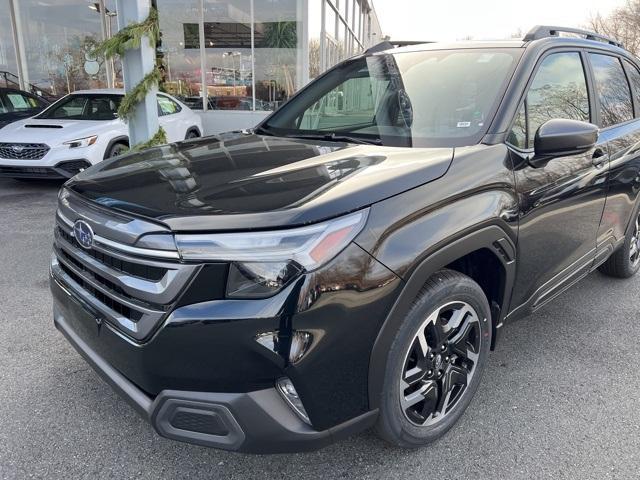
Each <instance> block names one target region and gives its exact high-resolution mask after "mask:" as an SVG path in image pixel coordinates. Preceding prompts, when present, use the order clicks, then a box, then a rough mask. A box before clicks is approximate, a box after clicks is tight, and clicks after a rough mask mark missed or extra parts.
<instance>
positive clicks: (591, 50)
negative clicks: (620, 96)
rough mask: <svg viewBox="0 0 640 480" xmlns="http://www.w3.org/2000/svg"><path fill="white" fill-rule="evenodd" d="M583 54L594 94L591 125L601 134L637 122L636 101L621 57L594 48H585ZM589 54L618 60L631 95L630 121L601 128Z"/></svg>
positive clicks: (595, 84) (594, 79)
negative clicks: (593, 118) (631, 114)
mask: <svg viewBox="0 0 640 480" xmlns="http://www.w3.org/2000/svg"><path fill="white" fill-rule="evenodd" d="M584 54H585V57H586V61H587V64H588V66H589V76H590V78H591V84H592V89H593V94H594V102H595V103H594V105H595V106H596V109H595V121H593V120H592V121H591V123H593V124H594V125H596V126H597V127H598V128H599V129H600V131H601V132H606V131H608V130H610V129H612V128H618V127H621V126H624V125H627V124H630V123H631V122H634V121H636V120H637V118H636V115H637V113H636V101H635V99H634V96H635V95H634V94H633V89H632V88H631V82H630V81H629V72H627V69H626V67H625V65H624V61H623V57H622V56H621V55H618V54H616V53H613V52H611V51H608V50H599V49H595V48H585V49H584ZM590 54H595V55H606V56H609V57H613V58H616V59H617V60H618V62H619V63H620V65H621V67H622V71H623V72H624V78H625V80H626V82H627V86H628V87H629V93H630V94H631V108H632V109H633V117H634V118H632V119H631V120H626V121H624V122H621V123H615V124H613V125H609V126H607V127H602V126H601V125H602V118H600V97H599V95H598V89H597V83H596V75H595V72H594V70H593V65H592V64H591V57H590V56H589V55H590Z"/></svg>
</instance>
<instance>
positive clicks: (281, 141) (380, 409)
mask: <svg viewBox="0 0 640 480" xmlns="http://www.w3.org/2000/svg"><path fill="white" fill-rule="evenodd" d="M562 32H568V33H569V34H571V35H573V37H571V38H569V37H567V36H566V34H564V33H563V34H562V35H561V33H562ZM390 47H392V45H383V46H381V47H377V48H373V49H372V50H369V51H367V52H365V53H364V54H362V55H359V56H357V57H354V58H351V59H349V60H347V61H345V62H343V63H341V64H339V65H338V66H336V67H335V68H333V69H331V70H329V71H328V72H326V73H325V74H324V75H322V76H321V77H319V78H318V79H317V80H315V81H314V82H312V83H311V84H310V85H309V86H307V87H306V88H304V89H303V90H301V91H300V92H299V93H298V94H297V95H296V96H295V97H294V98H293V99H292V100H290V101H289V102H288V103H287V104H286V105H284V106H283V107H282V108H281V109H280V110H278V111H277V112H275V113H273V114H272V115H271V116H270V117H268V118H267V119H266V120H265V121H264V122H262V123H261V124H260V125H259V126H258V127H257V128H256V129H254V130H252V131H245V132H237V133H229V134H224V135H220V136H217V137H209V138H201V139H195V140H191V141H185V142H182V143H178V144H171V145H166V146H163V147H159V148H154V149H150V150H147V151H144V152H141V153H132V154H128V155H124V156H121V157H118V158H115V159H112V160H108V161H105V162H103V163H101V164H99V165H96V166H95V167H93V168H91V169H88V170H87V171H85V172H83V173H81V174H79V175H78V176H76V177H75V178H73V179H72V180H70V181H69V182H68V183H67V184H66V185H65V187H64V188H63V189H62V190H61V193H60V195H59V208H58V212H57V219H56V221H57V225H56V232H55V245H54V253H53V257H52V263H51V288H52V291H53V297H54V319H55V325H56V327H57V328H58V329H59V330H60V331H61V332H62V333H63V334H64V335H65V336H66V337H67V339H68V340H69V341H70V342H71V344H72V345H73V346H74V347H75V348H76V349H77V350H78V351H79V352H80V353H81V354H82V355H83V356H84V357H85V359H86V360H87V361H88V362H89V363H90V364H91V365H92V366H93V368H95V369H96V370H97V372H98V373H99V374H100V375H101V376H102V377H103V378H104V379H105V380H106V381H107V382H109V383H110V384H111V385H112V387H113V388H114V389H115V390H116V391H117V392H119V393H120V394H121V395H122V396H124V398H125V399H126V400H128V401H129V403H130V404H131V405H132V406H133V407H134V408H135V409H136V410H137V411H138V412H139V413H140V414H141V415H142V416H144V418H146V419H147V420H148V421H149V422H150V423H151V424H152V425H153V426H154V428H155V429H156V430H157V431H158V433H159V434H160V435H163V436H165V437H169V438H172V439H176V440H182V441H187V442H192V443H196V444H200V445H207V446H212V447H218V448H223V449H229V450H237V451H244V452H263V453H264V452H283V451H298V450H309V449H315V448H319V447H322V446H324V445H327V444H328V443H330V442H332V441H335V440H337V439H339V438H341V437H344V436H345V435H349V434H352V433H354V432H358V431H361V430H363V429H366V428H368V427H373V426H375V427H376V429H377V431H378V432H379V434H380V435H381V436H382V437H383V438H384V439H386V440H388V441H389V442H391V443H393V444H395V445H400V446H403V447H415V446H419V445H423V444H426V443H428V442H430V441H433V440H434V439H436V438H438V437H440V436H441V435H443V434H444V433H445V432H446V431H447V430H448V429H449V428H451V427H452V425H453V424H454V423H455V422H456V421H457V420H458V419H459V418H460V416H461V415H462V414H463V412H464V410H465V409H466V408H467V406H468V405H469V403H470V401H471V398H472V397H473V395H474V393H475V391H476V389H477V388H478V384H479V382H480V378H481V376H482V372H483V370H484V368H485V366H486V363H487V359H488V355H489V351H490V349H492V348H493V347H494V346H495V344H496V339H497V337H498V333H499V332H502V331H503V328H504V325H506V324H507V323H509V322H511V321H513V320H515V319H517V318H519V317H522V316H524V315H527V314H529V313H531V312H533V311H535V310H537V309H539V308H540V307H542V306H543V305H545V304H546V303H547V302H549V301H551V300H552V299H553V298H554V297H556V296H557V295H559V294H561V293H562V292H563V291H565V290H566V289H567V288H569V287H570V286H571V285H573V284H574V283H576V282H577V281H578V280H580V279H581V278H583V277H585V276H586V275H587V274H589V272H592V271H594V270H596V269H599V270H601V271H602V272H603V273H605V274H607V275H610V276H614V277H621V278H626V277H630V276H632V275H633V274H634V273H636V272H637V271H638V269H639V268H640V250H639V246H640V235H639V221H638V216H639V212H638V210H639V202H638V192H639V191H640V70H639V66H638V61H637V59H636V58H635V57H633V56H632V55H631V54H629V53H628V52H627V51H625V50H624V49H623V48H622V47H621V45H619V44H618V43H616V42H615V41H614V40H610V39H607V38H604V37H600V36H598V35H596V34H594V33H590V32H583V31H577V30H570V31H568V30H567V29H560V28H556V27H537V28H535V29H534V30H532V31H531V32H530V33H529V34H528V35H527V36H526V37H525V38H524V39H523V41H503V42H493V43H454V44H438V43H435V44H423V45H409V46H404V47H402V48H390Z"/></svg>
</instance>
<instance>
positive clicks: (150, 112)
mask: <svg viewBox="0 0 640 480" xmlns="http://www.w3.org/2000/svg"><path fill="white" fill-rule="evenodd" d="M116 5H117V12H118V27H119V29H122V28H124V27H125V26H127V25H128V24H130V23H137V22H142V21H144V20H145V19H146V18H147V17H148V16H149V10H150V8H151V1H150V0H116ZM155 62H156V52H155V50H154V48H153V47H152V46H151V45H150V44H149V41H148V39H147V38H146V37H145V38H143V39H142V42H140V47H139V48H135V49H130V50H126V51H125V52H124V55H122V76H123V80H124V88H125V91H127V92H130V91H131V90H132V89H133V87H135V86H136V85H137V84H138V83H140V82H141V81H142V79H143V78H144V77H145V75H146V74H148V73H150V72H151V71H152V70H153V68H154V66H155ZM157 92H158V89H157V87H156V88H153V89H152V90H151V92H149V93H148V94H147V96H146V97H145V99H144V101H143V102H141V103H139V104H138V105H137V106H136V108H135V111H134V113H133V115H132V116H131V118H130V119H129V121H128V126H129V144H130V145H131V146H133V145H136V144H138V143H143V142H146V141H147V140H149V139H150V138H151V137H153V135H155V133H156V132H157V131H158V126H159V124H158V100H157V98H156V94H157Z"/></svg>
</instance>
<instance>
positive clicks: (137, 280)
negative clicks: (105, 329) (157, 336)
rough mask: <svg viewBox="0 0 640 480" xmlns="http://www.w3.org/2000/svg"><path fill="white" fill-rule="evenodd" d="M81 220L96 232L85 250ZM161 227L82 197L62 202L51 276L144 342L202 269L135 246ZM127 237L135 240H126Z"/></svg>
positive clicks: (128, 333) (84, 301) (118, 326)
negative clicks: (78, 232) (77, 230)
mask: <svg viewBox="0 0 640 480" xmlns="http://www.w3.org/2000/svg"><path fill="white" fill-rule="evenodd" d="M74 198H75V197H74ZM80 218H82V219H83V220H84V221H86V222H87V223H88V224H89V225H90V226H91V228H92V229H93V231H94V243H93V247H92V248H91V249H84V248H82V247H81V246H80V245H79V244H78V243H77V242H76V240H75V237H74V236H73V233H72V232H73V224H74V222H75V221H76V220H78V219H80ZM158 228H159V227H158V225H157V224H146V223H145V222H144V221H143V220H138V219H129V218H127V217H125V216H123V215H122V214H120V213H117V214H116V213H114V212H111V211H110V210H109V209H103V208H102V207H100V206H97V205H92V204H91V205H88V204H87V203H86V201H85V200H82V199H78V201H77V202H73V203H72V202H70V201H69V200H66V199H65V200H61V201H60V202H59V209H58V215H57V224H56V228H55V243H54V254H55V257H54V258H53V260H52V265H51V271H52V274H53V276H54V277H55V278H56V279H58V280H59V281H61V282H62V283H64V284H66V286H67V288H68V290H69V291H70V292H71V294H72V295H74V296H76V297H78V299H79V300H80V301H81V303H83V304H85V305H86V306H87V308H88V309H90V310H91V311H92V313H93V314H94V315H101V316H102V318H103V319H104V320H105V321H107V322H108V323H109V324H111V325H113V326H115V327H116V328H117V329H119V330H120V331H122V332H123V333H124V334H126V335H128V336H130V337H132V338H133V339H134V340H137V341H143V340H145V339H146V338H148V337H149V336H150V335H151V334H152V333H153V331H154V330H155V328H156V327H157V326H158V325H160V324H161V323H162V321H163V319H164V318H166V316H167V315H168V314H169V312H171V311H172V309H174V308H175V306H176V305H177V304H178V302H179V300H180V299H181V297H182V296H183V292H184V290H186V289H187V286H188V285H190V284H191V280H192V278H193V277H194V276H195V275H196V274H197V273H198V272H199V271H200V269H201V266H200V265H195V264H183V263H180V262H179V261H177V258H176V259H175V260H174V259H169V260H163V259H162V258H164V257H163V256H162V254H164V255H165V257H166V254H167V251H162V252H159V253H158V252H154V251H149V255H148V256H147V255H144V253H146V251H145V250H144V249H141V248H138V247H136V246H135V240H136V239H137V238H138V237H139V236H140V235H142V234H145V233H155V234H157V232H158ZM129 232H131V233H130V234H129ZM127 239H131V240H129V242H128V243H127V241H126V240H127ZM169 253H171V252H169ZM176 257H177V252H176Z"/></svg>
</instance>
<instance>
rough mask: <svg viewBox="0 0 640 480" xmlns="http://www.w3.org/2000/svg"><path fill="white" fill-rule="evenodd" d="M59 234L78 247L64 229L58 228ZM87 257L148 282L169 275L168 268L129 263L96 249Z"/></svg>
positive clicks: (88, 251) (88, 253)
mask: <svg viewBox="0 0 640 480" xmlns="http://www.w3.org/2000/svg"><path fill="white" fill-rule="evenodd" d="M58 233H59V234H60V236H61V237H62V238H64V239H65V240H66V241H67V242H68V243H70V244H72V245H77V242H76V239H75V237H73V236H71V235H70V234H69V233H67V232H66V231H65V230H64V229H63V228H62V227H58ZM84 252H85V253H86V254H87V255H90V256H91V257H93V258H95V259H96V260H97V261H99V262H100V263H103V264H105V265H107V266H109V267H111V268H113V269H114V270H117V271H119V272H122V273H126V274H129V275H132V276H134V277H137V278H144V279H146V280H152V281H154V282H157V281H159V280H162V278H163V277H164V276H165V274H166V273H167V269H166V268H160V267H154V266H151V265H143V264H140V263H133V262H128V261H126V260H121V259H119V258H116V257H114V256H112V255H108V254H106V253H102V252H99V251H97V250H95V249H91V250H85V251H84Z"/></svg>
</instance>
